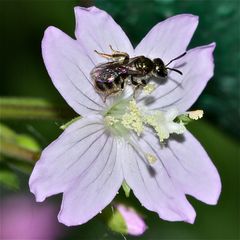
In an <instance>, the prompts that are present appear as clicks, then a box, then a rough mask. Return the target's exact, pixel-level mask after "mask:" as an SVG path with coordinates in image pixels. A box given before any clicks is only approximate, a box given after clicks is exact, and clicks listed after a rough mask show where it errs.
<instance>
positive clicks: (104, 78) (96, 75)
mask: <svg viewBox="0 0 240 240" xmlns="http://www.w3.org/2000/svg"><path fill="white" fill-rule="evenodd" d="M126 71H127V68H125V67H124V65H122V64H121V63H119V62H107V63H101V64H99V65H97V66H96V67H94V68H93V70H92V71H91V73H90V75H91V78H92V80H93V81H100V82H113V81H114V79H115V78H116V77H117V76H119V75H120V74H123V73H125V72H126Z"/></svg>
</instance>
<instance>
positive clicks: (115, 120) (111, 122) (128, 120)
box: [104, 99, 186, 142]
mask: <svg viewBox="0 0 240 240" xmlns="http://www.w3.org/2000/svg"><path fill="white" fill-rule="evenodd" d="M178 114H179V112H178V111H177V109H175V108H171V109H169V110H167V111H165V112H164V111H160V110H155V111H153V110H148V109H146V108H143V107H139V106H138V105H137V103H136V101H135V100H134V99H124V100H120V101H119V102H118V103H115V104H114V105H113V106H112V107H111V108H110V109H108V110H107V112H106V113H105V114H104V120H105V125H106V127H107V128H109V129H110V130H111V131H112V132H113V133H114V134H116V135H119V136H127V135H128V134H129V133H130V132H135V133H136V134H137V135H138V136H141V134H142V133H143V132H144V130H145V129H146V128H149V127H150V128H152V129H154V130H155V132H156V134H157V136H158V138H159V140H160V142H163V141H164V140H166V139H168V138H169V136H170V134H172V133H176V134H182V133H184V132H185V130H186V128H185V126H184V123H183V122H182V121H179V122H177V121H176V119H177V117H178Z"/></svg>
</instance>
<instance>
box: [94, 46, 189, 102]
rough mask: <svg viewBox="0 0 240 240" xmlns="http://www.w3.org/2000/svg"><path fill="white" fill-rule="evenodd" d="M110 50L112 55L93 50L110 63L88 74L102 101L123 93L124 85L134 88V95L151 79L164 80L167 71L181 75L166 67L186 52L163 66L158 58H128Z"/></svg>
mask: <svg viewBox="0 0 240 240" xmlns="http://www.w3.org/2000/svg"><path fill="white" fill-rule="evenodd" d="M110 49H111V50H112V52H113V53H112V54H106V53H100V52H98V51H96V50H95V52H96V53H97V54H98V55H100V56H101V57H104V58H107V59H110V60H111V62H107V63H102V64H100V65H98V66H96V67H94V68H93V70H92V71H91V73H90V75H91V78H92V80H93V81H94V87H95V90H96V91H97V92H98V93H100V94H102V95H103V96H104V101H106V98H107V97H108V96H110V95H114V94H117V93H119V92H121V91H123V89H124V86H125V84H126V83H127V84H131V85H132V86H134V95H135V92H136V90H137V89H139V88H141V87H144V86H146V85H147V83H148V80H149V79H150V78H151V77H155V78H158V79H159V78H160V79H162V78H166V77H167V76H168V70H172V71H175V72H177V73H179V74H181V75H182V72H181V71H179V70H177V69H175V68H169V67H168V65H169V64H170V63H172V62H173V61H175V60H177V59H179V58H181V57H183V56H184V55H185V54H186V52H185V53H183V54H181V55H180V56H178V57H176V58H174V59H172V60H171V61H170V62H169V63H167V64H166V65H165V64H164V62H163V61H162V60H161V59H160V58H155V59H153V60H151V59H149V58H147V57H144V56H137V57H133V58H130V57H129V55H128V54H127V53H125V52H120V51H116V50H114V49H113V48H112V46H111V45H110Z"/></svg>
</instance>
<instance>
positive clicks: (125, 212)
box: [116, 204, 147, 236]
mask: <svg viewBox="0 0 240 240" xmlns="http://www.w3.org/2000/svg"><path fill="white" fill-rule="evenodd" d="M116 208H117V210H118V211H119V212H120V214H121V215H122V217H123V219H124V221H125V224H126V226H127V233H128V234H130V235H134V236H139V235H142V234H143V233H144V232H145V230H146V229H147V225H146V224H145V222H144V220H143V218H142V217H141V216H140V215H139V214H138V213H137V212H136V211H135V210H134V209H133V208H131V207H126V206H125V205H123V204H118V205H117V206H116Z"/></svg>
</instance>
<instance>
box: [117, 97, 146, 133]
mask: <svg viewBox="0 0 240 240" xmlns="http://www.w3.org/2000/svg"><path fill="white" fill-rule="evenodd" d="M127 110H128V111H129V112H128V113H125V114H124V115H123V116H122V122H121V123H122V124H123V126H124V127H125V128H127V129H131V130H134V131H135V132H136V133H137V135H138V136H140V134H141V133H142V132H143V129H144V126H143V117H142V113H141V111H140V110H139V108H138V107H137V103H136V101H135V100H131V101H130V102H129V105H128V108H127Z"/></svg>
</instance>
